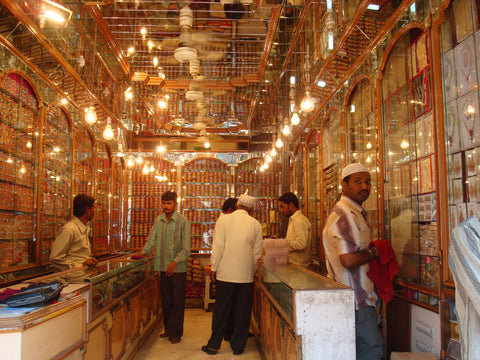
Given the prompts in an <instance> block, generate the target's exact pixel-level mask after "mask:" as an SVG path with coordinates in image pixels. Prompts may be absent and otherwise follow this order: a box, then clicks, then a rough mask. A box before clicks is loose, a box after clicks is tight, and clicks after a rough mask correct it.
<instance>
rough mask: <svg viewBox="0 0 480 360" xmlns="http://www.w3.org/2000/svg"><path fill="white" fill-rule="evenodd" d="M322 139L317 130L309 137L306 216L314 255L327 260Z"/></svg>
mask: <svg viewBox="0 0 480 360" xmlns="http://www.w3.org/2000/svg"><path fill="white" fill-rule="evenodd" d="M319 143H320V139H319V134H318V132H317V130H312V131H311V132H310V133H309V134H308V136H307V143H306V149H305V153H306V165H307V171H306V178H307V186H306V190H307V197H306V203H305V205H304V206H305V215H306V216H307V218H308V220H310V223H311V224H312V240H313V244H312V245H313V247H312V250H313V255H315V256H317V257H319V258H320V259H322V260H325V251H324V248H323V243H322V241H321V236H320V234H321V229H320V224H321V221H320V214H321V210H320V209H321V200H320V199H321V198H320V172H319V169H320V145H319Z"/></svg>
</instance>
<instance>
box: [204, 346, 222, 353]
mask: <svg viewBox="0 0 480 360" xmlns="http://www.w3.org/2000/svg"><path fill="white" fill-rule="evenodd" d="M202 351H203V352H206V353H207V354H208V355H217V353H218V350H215V349H210V348H209V347H208V345H203V346H202Z"/></svg>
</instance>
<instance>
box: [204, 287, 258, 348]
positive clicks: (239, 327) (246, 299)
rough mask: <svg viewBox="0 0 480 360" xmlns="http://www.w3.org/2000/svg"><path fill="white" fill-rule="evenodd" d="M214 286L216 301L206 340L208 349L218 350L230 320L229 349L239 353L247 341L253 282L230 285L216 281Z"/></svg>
mask: <svg viewBox="0 0 480 360" xmlns="http://www.w3.org/2000/svg"><path fill="white" fill-rule="evenodd" d="M215 285H216V300H215V308H214V309H213V316H212V336H211V337H210V340H208V347H209V348H211V349H217V350H218V349H220V345H221V344H222V340H223V337H224V335H225V332H226V331H227V327H228V324H229V322H230V321H231V319H232V320H233V323H232V336H231V338H230V347H231V348H232V350H233V351H236V352H241V351H243V350H244V348H245V344H246V343H247V340H248V330H249V328H250V317H251V314H252V305H253V282H252V283H230V282H225V281H219V280H217V281H215Z"/></svg>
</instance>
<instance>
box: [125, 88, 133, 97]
mask: <svg viewBox="0 0 480 360" xmlns="http://www.w3.org/2000/svg"><path fill="white" fill-rule="evenodd" d="M132 99H133V90H132V87H129V88H128V89H127V90H125V100H132Z"/></svg>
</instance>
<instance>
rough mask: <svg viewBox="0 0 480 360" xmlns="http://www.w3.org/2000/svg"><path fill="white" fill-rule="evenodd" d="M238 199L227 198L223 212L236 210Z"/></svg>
mask: <svg viewBox="0 0 480 360" xmlns="http://www.w3.org/2000/svg"><path fill="white" fill-rule="evenodd" d="M237 201H238V199H235V198H228V199H227V200H225V202H224V203H223V206H222V211H223V212H228V211H229V210H232V211H235V209H236V207H235V206H236V205H237Z"/></svg>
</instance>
